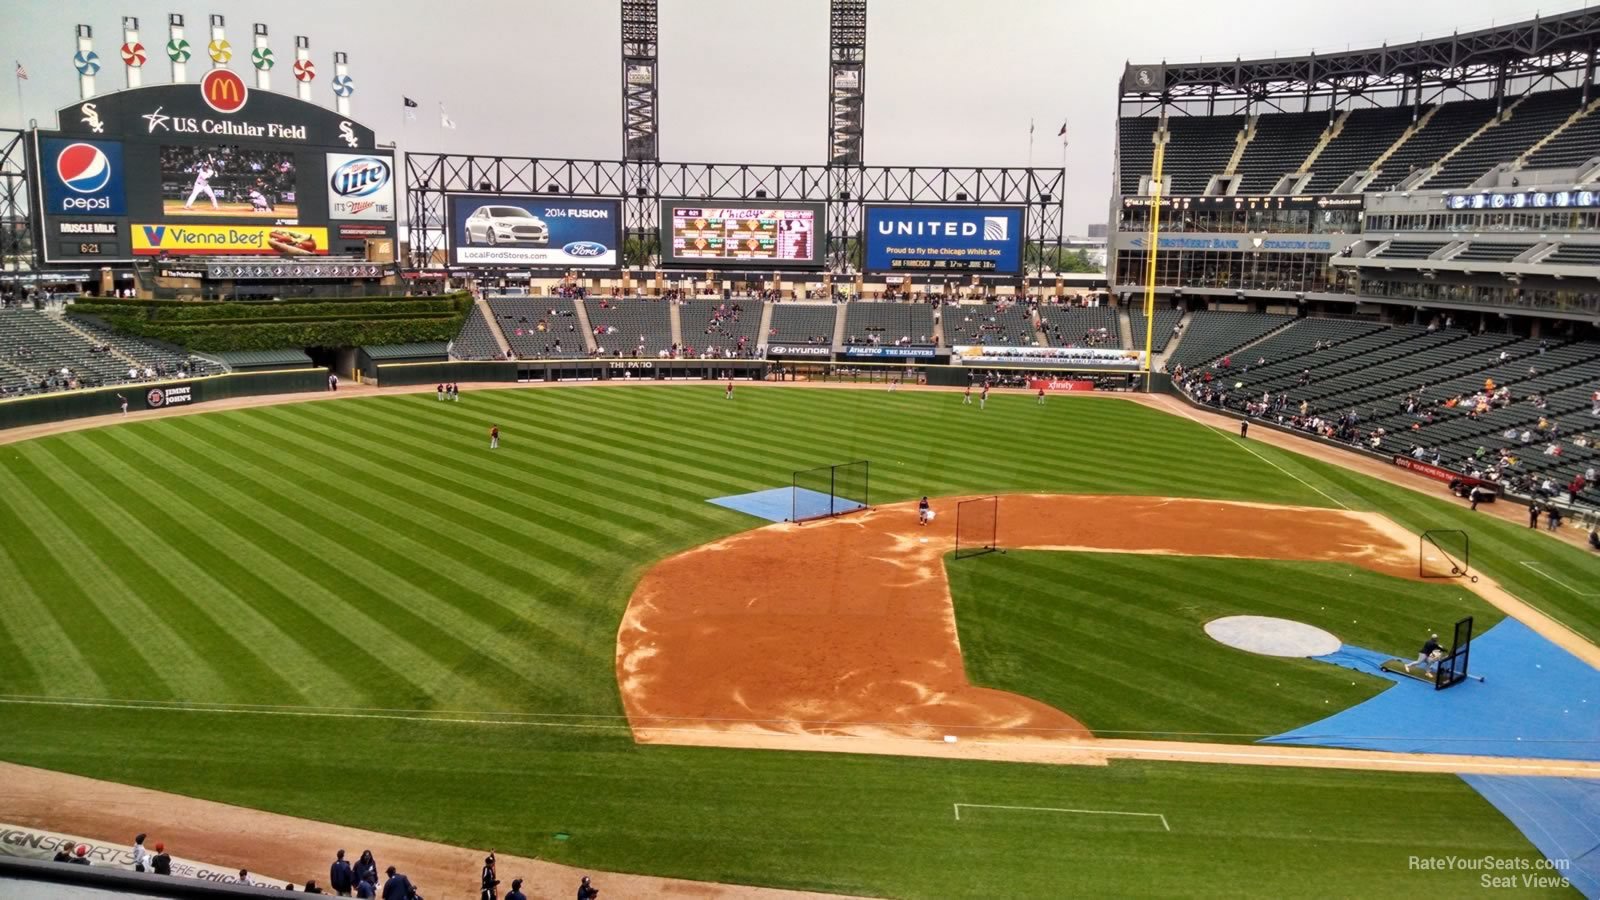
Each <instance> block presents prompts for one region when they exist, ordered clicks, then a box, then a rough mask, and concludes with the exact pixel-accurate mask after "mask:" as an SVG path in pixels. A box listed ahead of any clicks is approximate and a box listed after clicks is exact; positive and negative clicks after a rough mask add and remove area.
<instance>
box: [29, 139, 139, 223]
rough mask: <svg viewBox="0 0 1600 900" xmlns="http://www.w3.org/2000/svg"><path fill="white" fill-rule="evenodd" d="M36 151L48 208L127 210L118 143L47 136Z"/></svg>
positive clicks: (86, 212)
mask: <svg viewBox="0 0 1600 900" xmlns="http://www.w3.org/2000/svg"><path fill="white" fill-rule="evenodd" d="M39 152H40V155H39V168H40V170H41V172H40V174H42V175H43V177H44V202H45V207H46V211H47V212H50V213H54V214H57V215H74V216H120V215H122V214H123V213H125V212H126V211H127V209H126V204H125V202H124V198H123V187H122V145H121V144H119V143H116V142H114V141H72V140H64V139H62V138H46V139H44V140H43V141H41V142H40V147H39Z"/></svg>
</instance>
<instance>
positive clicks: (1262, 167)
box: [1236, 112, 1329, 194]
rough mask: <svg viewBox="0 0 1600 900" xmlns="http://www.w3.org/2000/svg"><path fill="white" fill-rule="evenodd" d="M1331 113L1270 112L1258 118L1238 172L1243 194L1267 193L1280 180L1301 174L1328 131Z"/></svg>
mask: <svg viewBox="0 0 1600 900" xmlns="http://www.w3.org/2000/svg"><path fill="white" fill-rule="evenodd" d="M1328 122H1329V117H1328V114H1327V113H1325V112H1324V113H1268V114H1266V115H1262V116H1259V117H1258V118H1257V119H1256V131H1255V136H1253V137H1252V138H1250V143H1248V144H1246V145H1245V148H1244V154H1243V155H1242V156H1240V157H1239V167H1238V169H1237V170H1236V171H1237V172H1238V174H1239V175H1240V176H1241V178H1240V180H1239V193H1241V194H1264V193H1266V192H1267V191H1270V190H1272V188H1273V185H1276V184H1277V183H1278V179H1280V178H1282V177H1283V176H1284V175H1287V174H1289V173H1290V172H1294V171H1297V170H1298V169H1299V168H1300V164H1301V163H1303V162H1305V159H1306V157H1307V156H1309V155H1311V150H1312V148H1314V147H1316V146H1317V141H1318V140H1320V139H1321V138H1322V133H1323V132H1324V131H1326V130H1327V128H1328Z"/></svg>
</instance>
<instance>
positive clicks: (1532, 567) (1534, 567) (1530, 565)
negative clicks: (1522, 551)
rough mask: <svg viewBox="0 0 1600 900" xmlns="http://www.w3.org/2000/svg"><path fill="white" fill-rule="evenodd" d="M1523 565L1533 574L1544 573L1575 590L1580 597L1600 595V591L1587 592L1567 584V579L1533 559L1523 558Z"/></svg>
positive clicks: (1547, 576) (1570, 589)
mask: <svg viewBox="0 0 1600 900" xmlns="http://www.w3.org/2000/svg"><path fill="white" fill-rule="evenodd" d="M1522 565H1523V567H1524V568H1526V569H1527V570H1528V571H1530V572H1532V573H1533V574H1535V575H1542V576H1544V577H1545V578H1548V579H1550V580H1551V581H1553V582H1555V583H1556V584H1559V585H1561V586H1562V587H1564V588H1566V589H1567V590H1569V591H1571V592H1573V593H1574V594H1577V595H1578V596H1579V597H1600V593H1594V592H1587V591H1580V590H1578V589H1577V588H1575V587H1573V586H1572V585H1570V584H1567V583H1566V582H1565V581H1562V580H1561V579H1559V578H1557V577H1555V576H1554V575H1551V574H1550V573H1549V572H1546V571H1545V570H1543V569H1541V568H1539V564H1538V563H1536V562H1534V561H1532V560H1523V562H1522Z"/></svg>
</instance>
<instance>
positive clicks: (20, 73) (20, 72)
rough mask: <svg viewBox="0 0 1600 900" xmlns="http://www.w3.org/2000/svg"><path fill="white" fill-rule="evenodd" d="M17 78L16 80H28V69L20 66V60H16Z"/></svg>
mask: <svg viewBox="0 0 1600 900" xmlns="http://www.w3.org/2000/svg"><path fill="white" fill-rule="evenodd" d="M17 80H18V81H27V80H28V70H27V69H24V68H23V67H22V61H21V60H18V61H17Z"/></svg>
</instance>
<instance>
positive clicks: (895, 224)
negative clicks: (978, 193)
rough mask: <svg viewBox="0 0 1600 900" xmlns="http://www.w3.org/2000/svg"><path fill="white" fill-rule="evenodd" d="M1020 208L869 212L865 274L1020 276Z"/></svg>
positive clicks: (920, 208)
mask: <svg viewBox="0 0 1600 900" xmlns="http://www.w3.org/2000/svg"><path fill="white" fill-rule="evenodd" d="M1022 224H1023V220H1022V208H1021V207H1016V206H868V207H867V210H866V224H865V225H864V226H863V228H864V231H865V233H866V250H867V252H866V262H867V266H866V268H867V271H868V272H895V273H906V274H915V273H918V272H922V273H926V274H930V275H932V274H942V273H970V274H977V275H982V274H994V275H1017V274H1020V273H1021V272H1022V230H1023V229H1022Z"/></svg>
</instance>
